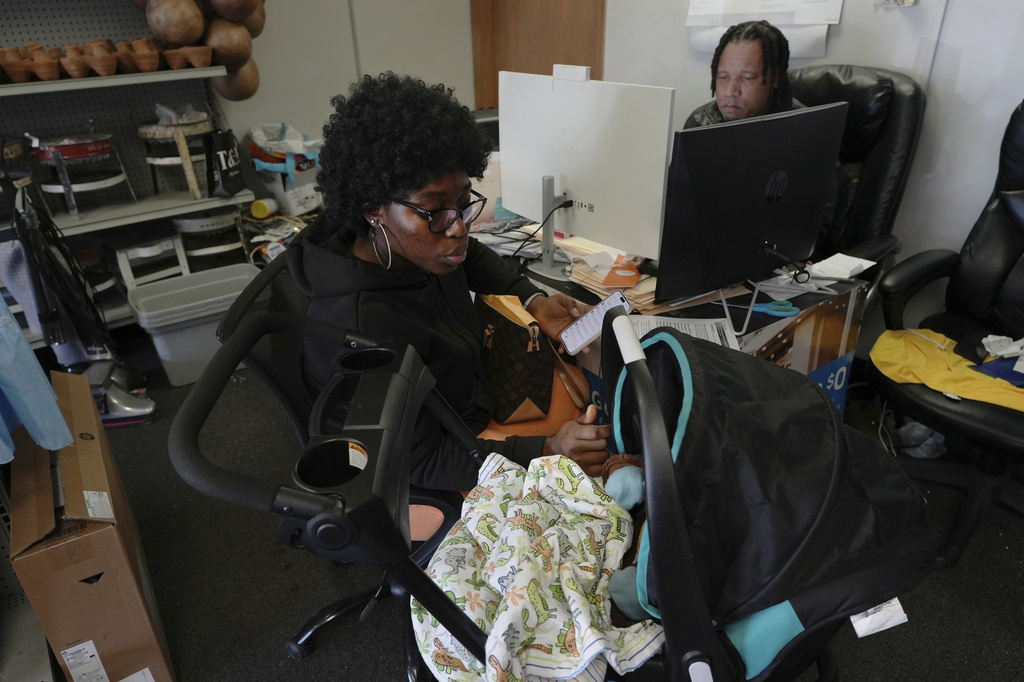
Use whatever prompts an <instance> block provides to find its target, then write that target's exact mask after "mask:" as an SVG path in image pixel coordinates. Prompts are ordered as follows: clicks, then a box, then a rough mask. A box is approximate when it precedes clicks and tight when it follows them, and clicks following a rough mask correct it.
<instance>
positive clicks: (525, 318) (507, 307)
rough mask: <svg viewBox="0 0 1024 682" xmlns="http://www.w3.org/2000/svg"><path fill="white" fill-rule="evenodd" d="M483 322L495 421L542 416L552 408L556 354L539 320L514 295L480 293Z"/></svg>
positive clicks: (478, 302) (478, 301)
mask: <svg viewBox="0 0 1024 682" xmlns="http://www.w3.org/2000/svg"><path fill="white" fill-rule="evenodd" d="M476 306H477V314H478V315H479V316H480V321H481V322H482V323H483V334H484V348H483V352H482V354H481V362H482V364H483V378H484V383H485V384H486V385H487V388H488V390H489V391H490V392H491V395H493V396H494V398H495V400H496V401H497V406H496V407H495V409H494V413H493V414H492V415H491V416H492V418H493V419H494V421H496V422H498V423H499V424H515V423H517V422H523V421H528V420H531V419H540V418H542V417H544V416H546V415H547V413H548V409H550V407H551V379H552V376H553V372H554V370H555V362H556V356H557V354H556V353H555V350H554V348H552V347H551V343H550V341H549V340H548V339H547V337H545V336H544V335H543V334H542V333H541V331H540V325H539V324H537V320H535V319H534V318H533V316H532V315H530V313H528V312H527V311H526V308H524V307H523V304H522V302H521V301H520V300H519V298H518V297H517V296H494V295H478V296H477V297H476Z"/></svg>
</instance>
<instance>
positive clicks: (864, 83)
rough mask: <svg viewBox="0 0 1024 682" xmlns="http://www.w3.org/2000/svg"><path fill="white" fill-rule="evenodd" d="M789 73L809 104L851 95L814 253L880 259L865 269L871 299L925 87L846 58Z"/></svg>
mask: <svg viewBox="0 0 1024 682" xmlns="http://www.w3.org/2000/svg"><path fill="white" fill-rule="evenodd" d="M789 78H790V81H791V82H792V84H793V97H795V98H796V99H797V100H799V101H800V102H802V103H803V104H805V105H807V106H809V107H810V106H818V105H821V104H829V103H832V102H849V103H850V108H849V110H848V112H847V118H846V130H845V132H844V133H843V141H842V145H841V147H840V149H839V162H840V164H841V167H840V169H839V182H838V193H837V197H836V206H835V211H834V214H833V215H834V217H833V220H832V224H831V226H830V227H829V229H827V230H826V231H825V233H824V234H823V235H822V238H821V239H820V240H819V243H818V247H817V249H816V253H815V255H814V259H816V260H818V259H821V258H825V257H827V256H831V255H833V254H836V253H845V254H848V255H851V256H857V257H860V258H866V259H868V260H872V261H875V262H877V263H878V265H877V266H876V267H874V268H872V269H871V270H872V271H873V272H869V273H868V275H869V276H871V277H872V285H871V287H870V288H869V289H868V294H867V297H868V298H867V304H868V305H871V304H872V303H873V302H874V301H875V300H876V299H877V297H878V292H877V284H878V282H879V281H880V279H881V277H882V276H883V275H884V274H885V273H886V272H887V271H888V270H889V268H891V267H892V264H893V263H894V262H895V258H896V253H897V252H898V250H899V245H900V242H899V239H898V238H897V237H896V236H895V235H893V234H892V230H893V223H894V221H895V219H896V212H897V210H898V209H899V206H900V201H901V200H902V198H903V189H904V187H906V184H907V177H908V176H909V174H910V167H911V164H912V162H913V160H914V152H915V150H916V149H917V140H918V136H919V134H920V130H921V121H922V120H923V117H924V107H925V95H924V91H923V90H922V89H921V86H920V85H918V84H917V82H915V81H914V79H912V78H910V77H908V76H906V75H904V74H901V73H898V72H895V71H889V70H887V69H880V68H870V67H864V66H852V65H848V64H829V65H817V66H807V67H804V68H800V69H791V70H790V72H789Z"/></svg>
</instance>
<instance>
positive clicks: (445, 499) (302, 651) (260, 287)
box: [217, 257, 478, 659]
mask: <svg viewBox="0 0 1024 682" xmlns="http://www.w3.org/2000/svg"><path fill="white" fill-rule="evenodd" d="M286 261H287V259H285V258H283V257H282V258H277V259H275V260H273V261H272V262H271V263H270V264H269V265H268V266H267V267H265V268H263V270H261V271H260V273H259V274H258V275H257V276H256V277H255V278H254V279H253V281H252V282H251V283H250V284H249V285H248V286H247V287H246V288H245V289H244V290H243V291H242V292H241V293H240V294H239V296H238V297H237V298H236V299H235V301H234V302H233V303H232V305H231V307H230V308H229V309H228V311H227V312H226V313H225V316H224V319H223V320H222V321H221V323H220V325H219V326H218V328H217V338H218V339H220V341H221V342H222V343H226V342H228V341H229V340H230V339H231V338H232V337H233V336H234V335H235V334H236V333H237V332H238V330H239V329H240V328H242V327H243V325H245V324H247V323H250V322H251V321H253V320H255V319H257V318H260V317H265V316H266V315H268V314H276V315H279V316H284V317H281V318H280V319H282V320H285V321H284V322H282V323H280V326H279V328H275V329H274V330H273V331H271V332H268V333H266V334H264V335H262V336H261V337H259V339H258V340H255V341H254V342H253V343H252V345H251V347H249V348H248V350H247V352H246V353H245V356H244V363H245V366H246V367H247V368H248V369H250V370H251V371H252V372H253V373H254V374H256V375H257V376H258V377H259V378H260V379H261V380H262V381H263V383H264V384H265V385H266V386H267V387H268V388H269V389H270V391H271V392H272V393H273V394H274V395H275V397H277V399H278V400H279V401H280V403H281V406H282V407H283V408H284V409H285V411H286V412H287V414H288V416H289V418H290V419H291V422H292V426H293V428H294V429H295V434H296V436H297V438H298V440H299V443H300V444H301V445H302V447H303V448H305V455H304V457H305V461H306V466H307V470H308V469H309V467H310V466H318V465H311V464H309V463H310V462H313V461H319V460H318V459H317V458H316V456H315V453H314V451H315V450H316V449H317V448H322V449H323V450H322V451H323V452H324V453H326V454H325V455H323V457H325V458H326V457H329V456H330V455H331V449H332V448H334V447H336V442H335V441H334V440H333V439H332V438H331V437H330V436H329V435H327V434H326V427H325V424H324V423H323V422H324V415H323V414H321V413H320V410H318V406H319V407H321V408H322V407H323V406H324V405H325V404H326V401H327V398H328V397H329V395H328V394H329V393H330V392H331V391H334V390H337V391H341V390H343V388H344V387H343V386H342V385H341V384H340V383H336V384H329V385H328V387H326V388H325V389H324V391H323V393H322V394H320V395H319V396H318V395H314V394H313V393H311V391H310V389H309V388H308V386H307V383H306V381H305V380H304V378H303V377H304V369H303V339H304V336H305V335H304V334H303V331H302V328H301V327H300V326H298V325H292V324H289V323H288V322H287V321H288V320H289V319H304V318H305V314H306V310H307V309H308V307H309V300H308V299H307V298H306V296H305V294H303V293H302V291H300V290H299V288H298V287H297V286H296V284H295V281H294V280H293V279H292V277H291V274H290V273H289V271H288V266H287V262H286ZM331 329H332V326H330V325H328V326H327V327H325V328H324V330H325V331H323V332H322V333H324V334H326V336H327V338H328V339H329V340H330V341H333V342H337V343H339V344H342V345H345V346H346V347H349V348H351V349H352V350H359V349H370V348H373V347H374V346H376V345H377V343H376V341H375V340H373V339H368V338H364V337H361V336H359V335H357V334H354V333H351V332H348V331H347V330H345V329H343V328H341V327H333V331H331ZM356 357H360V358H365V357H372V355H366V354H365V353H364V354H357V356H356ZM318 399H319V405H318ZM459 426H462V425H461V422H458V423H454V424H453V426H452V428H458V427H459ZM462 428H463V433H462V435H463V436H465V437H466V439H467V440H466V442H467V456H471V455H470V454H468V453H469V452H470V450H472V449H473V448H474V446H476V447H478V443H477V441H476V438H475V437H474V436H473V434H471V433H469V429H467V428H465V427H464V426H462ZM300 475H301V474H300ZM307 475H308V476H319V475H320V474H319V472H311V473H309V474H307ZM408 503H409V504H419V505H424V506H429V507H430V508H432V509H434V510H437V512H440V514H441V516H442V517H443V518H442V521H441V526H440V528H439V530H438V531H437V532H436V533H435V534H434V535H433V536H432V537H431V538H430V540H428V541H425V542H422V543H417V544H416V549H415V552H414V553H413V560H414V561H415V562H417V563H418V564H420V565H425V564H426V562H427V561H429V559H430V556H431V555H432V554H433V552H434V549H435V548H436V547H437V545H438V544H439V543H440V541H441V539H442V538H443V536H444V533H445V531H446V530H447V529H448V528H450V527H451V525H452V523H454V522H455V520H456V519H457V518H458V516H459V512H460V510H461V506H462V498H461V496H460V495H459V494H458V493H454V492H443V491H425V490H421V489H418V488H415V487H412V488H411V491H410V495H409V501H408ZM306 532H307V529H306V524H305V523H303V522H298V523H296V522H293V521H289V520H285V521H284V522H282V526H281V538H282V540H283V541H284V542H286V543H287V544H290V545H292V546H303V545H304V544H305V543H307V542H309V541H310V539H309V538H308V537H306V536H305V535H306ZM337 560H339V561H364V560H365V557H364V556H362V555H359V554H354V555H352V556H350V557H347V558H346V557H344V556H340V557H339V558H338V559H337ZM391 589H392V586H391V585H390V584H389V583H388V580H387V576H385V579H384V582H383V583H382V585H381V586H380V587H378V588H372V589H369V590H364V591H362V592H359V593H356V594H353V595H347V596H345V597H343V598H341V599H339V600H338V601H336V602H334V603H332V604H329V605H328V606H326V607H324V608H323V609H322V610H320V611H319V612H318V613H316V614H315V615H314V616H312V617H311V618H310V619H309V620H308V621H307V622H306V623H305V624H304V625H303V626H302V628H301V629H300V630H298V632H297V633H296V634H295V635H294V636H293V637H292V638H291V639H290V640H289V641H288V642H287V644H286V649H287V651H288V653H289V655H291V656H292V657H293V658H296V659H297V658H302V657H303V656H306V655H308V654H309V653H311V652H312V651H313V648H314V646H315V634H316V631H317V630H318V629H319V628H320V627H322V626H324V625H326V624H327V623H329V622H331V621H332V620H334V619H335V618H338V617H339V616H342V615H344V614H346V613H349V612H351V611H353V610H354V609H357V608H360V609H361V608H363V607H366V606H367V604H368V603H369V602H370V601H371V599H379V598H382V597H385V596H388V595H389V594H390V591H391ZM410 634H411V633H410Z"/></svg>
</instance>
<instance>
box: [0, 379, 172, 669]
mask: <svg viewBox="0 0 1024 682" xmlns="http://www.w3.org/2000/svg"><path fill="white" fill-rule="evenodd" d="M51 382H52V384H53V389H54V392H55V393H56V394H57V404H58V405H59V406H60V409H61V412H62V413H63V415H64V419H65V420H66V421H67V423H68V427H69V428H70V429H71V433H72V434H73V435H74V437H75V442H74V443H73V444H72V445H70V446H69V447H66V448H63V449H61V450H59V451H57V452H56V453H51V452H49V451H47V450H43V449H42V448H40V447H39V446H37V445H36V444H35V441H33V440H32V438H31V437H30V436H29V435H28V434H27V432H26V431H25V429H24V428H20V429H18V431H16V432H15V434H14V441H15V445H16V453H17V454H16V455H15V457H14V461H13V462H12V466H11V507H12V508H11V564H12V566H13V567H14V572H15V573H16V574H17V576H18V579H19V581H20V582H21V585H22V588H23V589H24V590H25V595H26V596H27V597H28V601H29V603H30V604H31V605H32V608H33V610H34V611H35V612H36V616H37V617H38V618H39V622H40V624H41V625H42V627H43V632H44V633H45V634H46V638H47V640H49V642H50V646H51V648H52V649H53V651H54V653H55V654H56V655H57V659H58V660H59V661H60V664H61V667H62V668H63V669H64V674H65V675H66V676H67V679H68V680H69V682H173V680H174V675H173V672H172V667H171V657H170V654H169V652H168V649H167V643H166V640H165V639H164V635H163V631H162V628H161V626H160V621H159V617H158V615H157V610H156V602H155V599H154V595H153V590H152V588H151V585H150V583H149V574H148V571H147V569H146V562H145V557H144V556H143V551H142V544H141V542H140V539H139V533H138V528H137V527H136V525H135V519H134V517H133V515H132V510H131V507H130V506H129V505H128V500H127V498H126V497H125V493H124V489H123V487H122V485H121V480H120V477H119V475H118V472H117V468H116V467H115V465H114V460H113V457H112V456H111V452H110V445H109V443H108V442H107V436H106V433H105V432H104V430H103V424H102V422H101V421H100V416H99V413H98V412H97V410H96V404H95V402H94V401H93V398H92V393H91V391H90V390H89V382H88V381H87V380H86V378H85V377H83V376H80V375H76V374H65V373H59V372H53V373H51Z"/></svg>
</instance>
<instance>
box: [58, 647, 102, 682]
mask: <svg viewBox="0 0 1024 682" xmlns="http://www.w3.org/2000/svg"><path fill="white" fill-rule="evenodd" d="M60 656H61V658H63V659H64V663H65V664H66V665H67V666H68V672H69V673H71V682H110V678H109V677H107V671H106V670H104V669H103V662H102V661H100V655H99V654H98V653H96V645H95V644H93V643H92V640H91V639H90V640H89V641H88V642H86V643H85V644H79V645H78V646H76V647H72V648H70V649H65V650H64V651H62V652H60Z"/></svg>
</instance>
